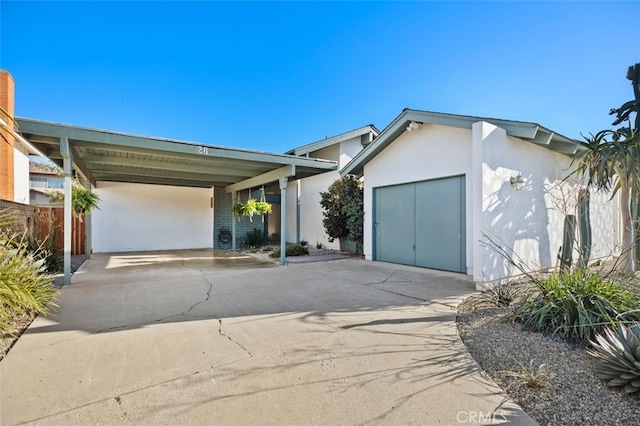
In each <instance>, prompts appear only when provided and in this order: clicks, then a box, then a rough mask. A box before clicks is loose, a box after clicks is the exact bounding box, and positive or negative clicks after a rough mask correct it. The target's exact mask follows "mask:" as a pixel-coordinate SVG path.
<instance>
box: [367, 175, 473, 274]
mask: <svg viewBox="0 0 640 426" xmlns="http://www.w3.org/2000/svg"><path fill="white" fill-rule="evenodd" d="M464 183H465V182H464V176H455V177H449V178H445V179H436V180H429V181H423V182H415V183H408V184H403V185H395V186H386V187H380V188H374V195H373V196H374V199H373V202H374V231H373V232H374V259H375V260H381V261H385V262H393V263H402V264H405V265H413V266H422V267H425V268H433V269H442V270H445V271H453V272H466V259H465V240H466V238H465V215H464V211H465V203H464V200H465V195H464V194H465V185H464Z"/></svg>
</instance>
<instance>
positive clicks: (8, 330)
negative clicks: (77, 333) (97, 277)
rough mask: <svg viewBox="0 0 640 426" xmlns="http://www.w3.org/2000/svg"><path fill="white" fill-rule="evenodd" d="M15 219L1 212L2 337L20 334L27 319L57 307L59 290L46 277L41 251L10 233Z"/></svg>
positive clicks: (0, 331)
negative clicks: (22, 320) (21, 324)
mask: <svg viewBox="0 0 640 426" xmlns="http://www.w3.org/2000/svg"><path fill="white" fill-rule="evenodd" d="M12 220H13V219H12V218H11V217H10V216H9V215H8V214H6V213H3V212H0V338H5V337H6V336H13V335H16V334H18V332H19V330H18V329H16V328H15V325H16V324H17V323H18V322H20V321H21V319H23V318H25V317H30V318H32V317H33V316H35V315H36V314H46V313H48V312H50V311H51V310H52V309H53V308H55V306H56V305H55V304H54V303H53V300H54V299H55V297H56V294H57V290H56V288H55V287H53V286H52V285H51V282H52V277H51V276H50V275H47V274H46V270H45V269H46V265H45V258H44V257H43V255H42V253H41V251H40V250H39V249H36V250H33V249H30V248H29V246H28V244H27V243H26V242H24V241H21V240H20V239H18V238H16V237H14V236H12V235H10V234H7V232H5V231H6V230H7V229H9V225H10V224H11V223H12Z"/></svg>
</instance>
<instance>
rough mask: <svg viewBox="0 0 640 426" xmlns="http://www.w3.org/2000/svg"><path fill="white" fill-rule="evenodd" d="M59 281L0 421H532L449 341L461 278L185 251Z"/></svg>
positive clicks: (466, 283)
mask: <svg viewBox="0 0 640 426" xmlns="http://www.w3.org/2000/svg"><path fill="white" fill-rule="evenodd" d="M73 282H74V283H73V284H72V285H71V286H68V287H65V288H63V289H62V290H61V291H60V298H59V305H60V308H59V309H58V311H57V312H56V314H55V315H52V316H50V317H48V318H43V317H41V318H38V319H37V320H36V321H35V322H34V323H33V324H32V325H31V327H30V328H29V329H28V331H27V332H26V333H25V334H24V335H23V336H22V337H21V338H20V340H19V341H18V343H17V344H16V345H15V346H14V347H13V349H12V350H11V352H10V353H9V354H8V356H7V357H6V358H5V359H4V360H3V361H2V362H0V384H1V388H0V413H1V414H0V415H1V417H0V423H1V424H2V425H13V424H20V423H25V422H26V423H33V424H64V425H69V424H77V425H88V424H216V425H236V424H237V425H246V424H271V425H284V424H295V425H298V424H305V425H307V424H311V425H313V424H318V425H328V424H336V425H356V424H420V425H430V424H441V425H449V424H459V423H460V424H491V422H492V421H493V424H499V423H502V422H505V421H506V422H513V423H517V424H535V423H534V422H533V421H532V420H531V419H530V418H529V417H527V416H526V415H524V414H523V412H522V411H521V410H520V409H519V408H518V407H517V406H515V405H514V404H511V403H510V402H508V401H507V402H505V398H504V395H503V394H502V393H501V391H500V389H499V388H497V387H496V385H495V384H494V383H493V382H492V381H491V380H489V379H487V377H485V375H484V374H483V373H482V372H481V370H479V368H478V366H477V365H476V363H475V362H474V361H473V359H472V358H471V357H470V356H469V355H468V353H467V352H466V350H465V347H464V345H463V344H462V342H461V341H460V339H459V337H458V335H457V332H456V327H455V312H456V311H455V306H456V304H457V303H458V302H459V301H460V300H461V299H462V298H464V297H465V296H467V295H469V294H471V293H472V292H473V288H474V287H473V284H472V282H470V280H469V278H468V277H466V276H464V275H459V274H452V273H445V272H437V271H429V270H425V269H418V268H411V267H405V266H400V265H392V264H385V263H377V262H376V263H374V262H366V261H361V260H348V261H335V262H319V263H306V264H295V265H289V266H286V267H278V266H274V265H273V264H271V263H263V262H260V261H257V260H254V259H252V258H249V257H246V256H242V255H234V254H229V253H226V254H225V253H220V252H216V255H215V257H214V255H213V254H212V252H211V251H207V250H189V251H181V252H171V253H138V254H120V255H117V254H114V255H94V256H93V258H92V259H91V260H90V261H87V262H85V264H84V265H83V266H82V267H81V268H80V270H79V271H78V272H76V274H75V275H74V276H73ZM491 413H494V414H493V415H492V414H491Z"/></svg>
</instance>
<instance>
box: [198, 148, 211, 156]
mask: <svg viewBox="0 0 640 426" xmlns="http://www.w3.org/2000/svg"><path fill="white" fill-rule="evenodd" d="M198 154H200V155H209V148H208V147H206V146H199V147H198Z"/></svg>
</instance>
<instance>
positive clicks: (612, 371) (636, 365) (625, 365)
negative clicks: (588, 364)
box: [587, 323, 640, 394]
mask: <svg viewBox="0 0 640 426" xmlns="http://www.w3.org/2000/svg"><path fill="white" fill-rule="evenodd" d="M591 345H592V349H588V350H587V353H588V354H589V355H591V356H592V357H593V358H594V359H595V362H596V376H598V377H599V378H601V379H604V380H607V385H609V386H613V387H618V386H624V391H625V392H626V393H628V394H633V393H638V394H640V323H635V324H633V325H632V326H630V327H626V326H625V325H623V324H618V326H617V327H616V328H615V329H613V328H609V327H607V328H606V329H605V330H604V333H603V334H596V337H595V341H593V340H592V341H591Z"/></svg>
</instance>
